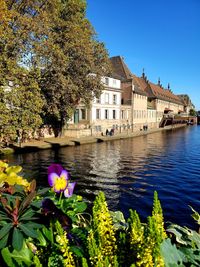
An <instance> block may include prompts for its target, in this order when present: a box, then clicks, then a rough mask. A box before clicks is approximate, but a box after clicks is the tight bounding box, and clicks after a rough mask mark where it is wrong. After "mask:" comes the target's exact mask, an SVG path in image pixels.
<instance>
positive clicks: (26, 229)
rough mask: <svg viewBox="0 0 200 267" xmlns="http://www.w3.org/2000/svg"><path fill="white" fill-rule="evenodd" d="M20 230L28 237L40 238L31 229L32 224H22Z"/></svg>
mask: <svg viewBox="0 0 200 267" xmlns="http://www.w3.org/2000/svg"><path fill="white" fill-rule="evenodd" d="M19 228H20V229H21V230H22V232H23V233H24V234H25V235H27V236H30V237H32V238H37V236H38V234H37V232H36V231H35V230H34V229H33V228H32V227H31V224H21V223H20V224H19Z"/></svg>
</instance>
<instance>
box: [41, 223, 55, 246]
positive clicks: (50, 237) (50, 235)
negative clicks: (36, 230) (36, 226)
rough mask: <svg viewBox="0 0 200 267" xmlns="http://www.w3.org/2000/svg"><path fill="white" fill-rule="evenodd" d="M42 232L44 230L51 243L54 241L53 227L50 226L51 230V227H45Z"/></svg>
mask: <svg viewBox="0 0 200 267" xmlns="http://www.w3.org/2000/svg"><path fill="white" fill-rule="evenodd" d="M42 232H43V234H44V236H45V237H46V238H47V239H48V240H49V241H50V242H51V243H53V242H54V239H53V231H52V228H50V230H49V229H47V228H46V227H44V228H43V229H42Z"/></svg>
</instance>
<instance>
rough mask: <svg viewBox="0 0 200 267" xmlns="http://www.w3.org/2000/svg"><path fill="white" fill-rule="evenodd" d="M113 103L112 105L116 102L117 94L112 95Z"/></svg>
mask: <svg viewBox="0 0 200 267" xmlns="http://www.w3.org/2000/svg"><path fill="white" fill-rule="evenodd" d="M113 104H114V105H116V104H117V95H113Z"/></svg>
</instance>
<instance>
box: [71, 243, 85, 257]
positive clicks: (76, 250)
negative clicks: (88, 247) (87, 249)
mask: <svg viewBox="0 0 200 267" xmlns="http://www.w3.org/2000/svg"><path fill="white" fill-rule="evenodd" d="M70 250H71V251H72V252H73V254H75V255H76V256H78V257H81V258H82V257H83V256H84V252H83V249H82V248H81V247H77V246H71V247H70Z"/></svg>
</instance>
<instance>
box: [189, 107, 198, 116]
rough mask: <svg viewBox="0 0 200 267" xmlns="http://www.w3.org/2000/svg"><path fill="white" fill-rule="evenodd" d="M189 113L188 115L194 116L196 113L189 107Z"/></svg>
mask: <svg viewBox="0 0 200 267" xmlns="http://www.w3.org/2000/svg"><path fill="white" fill-rule="evenodd" d="M189 115H190V116H196V115H197V112H196V110H195V109H192V108H191V109H190V111H189Z"/></svg>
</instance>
